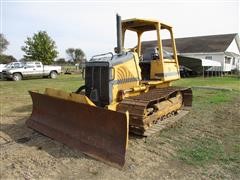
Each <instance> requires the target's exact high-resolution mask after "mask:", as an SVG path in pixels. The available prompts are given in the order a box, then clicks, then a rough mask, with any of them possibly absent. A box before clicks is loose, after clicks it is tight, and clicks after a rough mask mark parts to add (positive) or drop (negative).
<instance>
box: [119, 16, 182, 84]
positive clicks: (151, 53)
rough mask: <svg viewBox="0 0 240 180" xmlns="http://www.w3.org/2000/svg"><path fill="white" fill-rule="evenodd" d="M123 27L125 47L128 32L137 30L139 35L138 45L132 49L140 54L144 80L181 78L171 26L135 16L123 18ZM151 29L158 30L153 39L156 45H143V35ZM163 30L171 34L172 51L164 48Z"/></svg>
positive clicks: (170, 46)
mask: <svg viewBox="0 0 240 180" xmlns="http://www.w3.org/2000/svg"><path fill="white" fill-rule="evenodd" d="M121 28H122V46H123V47H124V45H125V44H124V41H125V38H126V37H125V36H126V32H128V31H131V32H135V33H136V35H137V46H136V47H135V48H132V51H134V52H136V53H137V54H138V56H139V60H140V62H139V65H140V68H141V75H142V80H144V81H146V80H151V81H152V80H153V81H154V80H158V81H159V80H161V81H172V80H177V79H179V78H180V75H179V70H178V68H179V67H178V60H177V52H176V46H175V40H174V37H173V31H172V27H171V26H169V25H166V24H163V23H160V22H159V21H156V20H148V19H136V18H134V19H128V20H123V21H122V27H121ZM149 31H153V32H154V31H155V32H156V34H154V35H155V37H156V38H155V39H156V41H152V42H154V43H155V44H154V46H152V45H150V46H146V47H142V44H143V42H142V36H143V35H144V34H145V33H146V32H149ZM163 31H165V32H164V33H168V35H170V44H168V49H169V48H170V49H171V53H169V52H167V51H166V50H164V49H163V46H162V35H163V34H162V33H163Z"/></svg>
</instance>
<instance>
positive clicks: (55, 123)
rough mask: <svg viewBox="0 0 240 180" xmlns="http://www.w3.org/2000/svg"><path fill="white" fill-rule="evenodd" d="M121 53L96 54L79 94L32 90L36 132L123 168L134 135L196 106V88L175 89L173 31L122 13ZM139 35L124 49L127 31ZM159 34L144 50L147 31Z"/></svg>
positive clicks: (145, 133)
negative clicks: (165, 41) (166, 45)
mask: <svg viewBox="0 0 240 180" xmlns="http://www.w3.org/2000/svg"><path fill="white" fill-rule="evenodd" d="M116 19H117V47H116V48H115V49H114V50H115V54H113V53H106V54H101V55H96V56H93V57H92V58H91V59H90V60H89V61H87V62H86V64H85V68H84V73H83V74H84V78H85V84H84V85H83V86H81V87H80V88H78V89H77V90H76V92H73V93H67V92H64V91H61V90H55V89H46V90H45V92H44V93H43V94H42V93H39V92H34V91H30V95H31V97H32V101H33V110H32V114H31V116H30V118H29V119H28V120H27V121H26V124H27V126H29V127H30V128H32V129H34V130H36V131H38V132H40V133H42V134H44V135H46V136H49V137H51V138H53V139H55V140H57V141H59V142H61V143H63V144H66V145H67V146H69V147H73V148H76V149H78V150H80V151H81V152H83V153H85V154H87V155H89V156H91V157H94V158H96V159H98V160H101V161H104V162H106V163H108V164H111V165H114V166H118V167H122V166H123V165H124V163H125V153H126V149H127V144H128V136H129V132H131V133H134V134H137V135H141V136H148V135H150V134H152V133H153V132H155V131H157V130H158V128H157V127H158V123H159V122H163V121H165V122H167V121H168V119H169V117H170V116H178V115H179V112H181V111H179V110H180V109H182V108H183V107H191V105H192V90H191V89H190V88H184V87H173V86H171V82H172V81H175V80H178V79H180V72H179V64H178V59H177V52H176V46H175V40H174V36H173V31H172V27H171V26H169V25H167V24H163V23H160V22H159V21H156V20H148V19H138V18H134V19H127V20H121V17H120V16H118V15H117V18H116ZM127 30H129V31H133V32H136V34H137V37H138V39H137V40H138V42H137V45H136V46H135V47H133V48H131V49H124V38H125V33H126V31H127ZM162 30H167V31H168V32H169V33H170V37H171V42H172V54H170V55H169V54H167V55H166V53H165V51H164V50H163V46H162V39H161V31H162ZM148 31H155V32H156V36H157V42H158V45H157V47H155V48H154V49H152V51H151V50H149V48H148V50H147V51H146V50H143V49H142V47H141V42H142V40H141V37H142V35H143V34H144V32H148Z"/></svg>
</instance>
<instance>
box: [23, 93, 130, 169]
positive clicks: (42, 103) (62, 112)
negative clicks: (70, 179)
mask: <svg viewBox="0 0 240 180" xmlns="http://www.w3.org/2000/svg"><path fill="white" fill-rule="evenodd" d="M30 94H31V97H32V101H33V110H32V114H31V116H30V118H29V119H28V120H27V121H26V124H27V126H29V127H30V128H32V129H34V130H36V131H39V132H40V133H42V134H44V135H46V136H49V137H51V138H53V139H55V140H57V141H59V142H61V143H63V144H66V145H67V146H69V147H73V148H76V149H78V150H80V151H81V152H83V153H85V154H87V155H89V156H91V157H94V158H96V159H98V160H101V161H104V162H105V163H108V164H111V165H113V166H117V167H122V166H123V165H124V162H125V153H126V148H127V142H128V114H127V113H125V114H124V113H120V112H115V111H110V110H106V109H104V108H99V107H94V106H90V105H87V104H83V103H78V102H73V101H69V100H66V99H61V98H56V97H53V96H49V95H45V94H40V93H36V92H31V91H30Z"/></svg>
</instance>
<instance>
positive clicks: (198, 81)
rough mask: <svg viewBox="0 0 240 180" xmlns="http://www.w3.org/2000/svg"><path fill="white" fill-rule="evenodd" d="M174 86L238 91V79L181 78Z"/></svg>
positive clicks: (239, 81)
mask: <svg viewBox="0 0 240 180" xmlns="http://www.w3.org/2000/svg"><path fill="white" fill-rule="evenodd" d="M173 84H174V85H176V86H189V87H193V86H210V87H221V88H231V89H234V90H239V91H240V77H209V78H203V77H195V78H182V79H180V80H178V81H175V82H174V83H173Z"/></svg>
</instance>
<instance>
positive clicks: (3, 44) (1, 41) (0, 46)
mask: <svg viewBox="0 0 240 180" xmlns="http://www.w3.org/2000/svg"><path fill="white" fill-rule="evenodd" d="M8 45H9V42H8V41H7V39H6V38H5V37H4V35H3V34H2V33H0V54H2V53H3V51H5V50H6V49H7V46H8Z"/></svg>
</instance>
